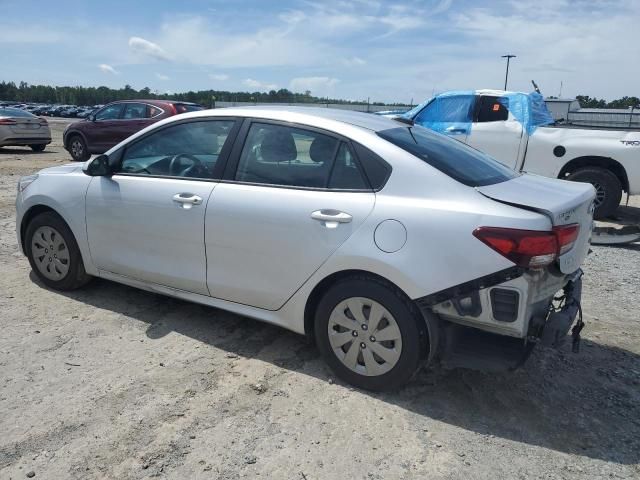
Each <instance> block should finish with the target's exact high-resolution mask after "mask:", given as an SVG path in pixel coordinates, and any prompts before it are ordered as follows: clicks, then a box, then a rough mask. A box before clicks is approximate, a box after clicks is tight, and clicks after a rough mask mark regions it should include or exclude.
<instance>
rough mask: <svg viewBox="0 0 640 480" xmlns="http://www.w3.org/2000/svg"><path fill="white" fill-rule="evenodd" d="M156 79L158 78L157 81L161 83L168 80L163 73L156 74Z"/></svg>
mask: <svg viewBox="0 0 640 480" xmlns="http://www.w3.org/2000/svg"><path fill="white" fill-rule="evenodd" d="M156 77H157V78H158V80H162V81H167V80H170V78H169V76H168V75H165V74H164V73H156Z"/></svg>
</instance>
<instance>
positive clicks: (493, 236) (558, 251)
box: [473, 224, 580, 268]
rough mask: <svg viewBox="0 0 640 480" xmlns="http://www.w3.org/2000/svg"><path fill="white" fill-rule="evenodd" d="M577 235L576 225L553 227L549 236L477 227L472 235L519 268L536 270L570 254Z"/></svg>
mask: <svg viewBox="0 0 640 480" xmlns="http://www.w3.org/2000/svg"><path fill="white" fill-rule="evenodd" d="M579 231H580V226H579V225H578V224H572V225H563V226H561V227H553V230H552V231H550V232H549V231H547V232H545V231H539V230H520V229H516V228H502V227H478V228H476V229H475V230H474V231H473V235H474V236H475V237H476V238H477V239H479V240H480V241H482V242H483V243H485V244H486V245H488V246H489V247H491V248H492V249H493V250H495V251H496V252H498V253H499V254H501V255H502V256H504V257H506V258H508V259H509V260H511V261H512V262H513V263H515V264H516V265H518V266H520V267H525V268H540V267H545V266H547V265H549V264H551V263H552V262H553V261H554V260H555V259H556V258H558V257H559V256H560V255H562V254H564V253H566V252H568V251H569V250H571V248H573V245H574V244H575V241H576V239H577V238H578V232H579Z"/></svg>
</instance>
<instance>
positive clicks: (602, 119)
mask: <svg viewBox="0 0 640 480" xmlns="http://www.w3.org/2000/svg"><path fill="white" fill-rule="evenodd" d="M567 123H568V124H571V125H576V126H585V127H611V128H640V110H637V109H633V110H631V109H629V110H622V109H612V108H581V109H580V110H574V111H570V112H569V113H568V115H567Z"/></svg>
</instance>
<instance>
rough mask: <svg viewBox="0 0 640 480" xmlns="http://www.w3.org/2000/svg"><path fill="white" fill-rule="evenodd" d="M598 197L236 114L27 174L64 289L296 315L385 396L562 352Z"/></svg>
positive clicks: (367, 128)
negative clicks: (548, 349) (427, 375)
mask: <svg viewBox="0 0 640 480" xmlns="http://www.w3.org/2000/svg"><path fill="white" fill-rule="evenodd" d="M594 196H595V195H594V189H593V187H592V186H591V185H588V184H584V183H573V182H565V181H562V180H554V179H548V178H543V177H536V176H530V175H526V174H524V175H520V174H517V173H514V172H513V171H511V170H509V169H508V168H506V167H504V166H502V165H501V164H500V163H498V162H496V161H495V160H493V159H492V158H490V157H488V156H486V155H484V154H482V153H480V152H478V151H476V150H474V149H472V148H470V147H468V146H466V145H464V144H462V143H460V142H457V141H455V140H451V139H449V138H447V137H445V136H442V135H439V134H437V133H434V132H432V131H429V130H427V129H424V128H422V127H419V126H413V125H408V124H406V123H401V122H398V121H394V120H390V119H387V118H382V117H378V116H374V115H369V114H364V113H355V112H345V111H338V110H329V109H324V108H323V109H312V108H297V109H296V108H289V109H283V108H258V107H256V108H248V109H243V108H239V109H219V110H213V111H201V112H194V113H188V114H184V115H179V116H175V117H171V118H169V119H166V120H163V121H161V122H159V123H157V124H155V125H153V126H151V127H148V128H146V129H144V130H142V131H141V132H139V133H137V134H135V135H133V136H131V137H129V138H128V139H127V140H125V141H123V142H122V143H120V144H119V145H117V146H115V147H114V148H112V149H111V150H109V151H108V152H107V153H106V154H104V155H100V156H98V157H95V158H94V159H93V160H89V161H88V162H86V163H85V164H84V165H78V164H70V165H66V166H59V167H53V168H49V169H45V170H42V171H41V172H39V173H37V174H36V175H31V176H28V177H24V178H22V179H21V180H20V182H19V185H18V198H17V202H16V206H17V233H18V239H19V244H20V246H21V248H22V249H23V252H24V253H25V255H26V256H27V257H28V258H29V261H30V263H31V267H32V269H33V271H34V272H35V273H36V275H37V276H38V277H39V279H40V280H41V281H42V283H43V284H44V285H46V286H48V287H50V288H54V289H60V290H66V289H72V288H78V287H81V286H82V285H84V284H85V283H87V281H89V280H90V279H91V278H92V277H101V278H104V279H108V280H112V281H116V282H121V283H124V284H127V285H130V286H133V287H137V288H142V289H146V290H151V291H154V292H158V293H162V294H166V295H171V296H174V297H178V298H182V299H185V300H189V301H193V302H198V303H201V304H204V305H209V306H214V307H218V308H222V309H225V310H229V311H232V312H236V313H239V314H242V315H246V316H249V317H253V318H255V319H258V320H262V321H266V322H270V323H273V324H276V325H280V326H282V327H283V328H287V329H289V330H293V331H294V332H298V333H300V334H304V335H307V336H309V337H312V338H315V341H316V343H317V345H318V348H319V350H320V351H321V352H322V353H323V355H324V357H325V359H326V360H327V363H328V364H329V365H330V366H331V368H332V369H333V370H334V371H335V372H336V374H337V375H338V376H340V377H341V378H342V379H344V380H346V381H348V382H350V383H352V384H354V385H357V386H359V387H362V388H367V389H372V390H382V389H393V388H397V387H399V386H401V385H403V384H404V383H406V382H407V381H409V380H410V379H411V377H412V375H413V374H414V372H415V371H416V370H417V369H418V367H419V366H420V365H422V364H424V363H426V362H429V361H433V360H434V359H435V358H439V359H440V360H442V361H443V362H449V363H451V364H454V365H470V366H474V367H477V366H479V365H487V364H489V365H492V366H495V365H501V366H503V367H505V368H507V367H513V366H515V365H519V364H521V363H522V362H523V360H524V359H525V358H526V356H527V355H528V353H529V352H530V351H531V348H532V347H533V346H534V345H538V344H543V345H544V344H546V345H553V346H558V345H559V344H560V343H561V340H562V339H563V338H564V337H565V336H566V334H567V332H568V330H569V329H570V328H571V325H572V323H573V321H574V318H575V317H576V313H577V312H578V311H579V302H580V291H581V289H580V285H581V280H580V276H581V270H580V265H581V263H582V261H583V260H584V258H585V256H586V254H587V251H588V249H589V238H590V230H591V223H592V212H593V201H594ZM558 291H563V293H562V298H563V300H562V304H556V303H554V295H555V294H556V292H558ZM577 322H578V325H581V320H580V319H578V320H577ZM212 328H215V325H212ZM578 330H579V329H578Z"/></svg>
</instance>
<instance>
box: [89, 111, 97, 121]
mask: <svg viewBox="0 0 640 480" xmlns="http://www.w3.org/2000/svg"><path fill="white" fill-rule="evenodd" d="M87 120H89V121H90V122H95V121H96V116H95V115H94V114H93V113H91V114H89V116H88V117H87Z"/></svg>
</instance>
